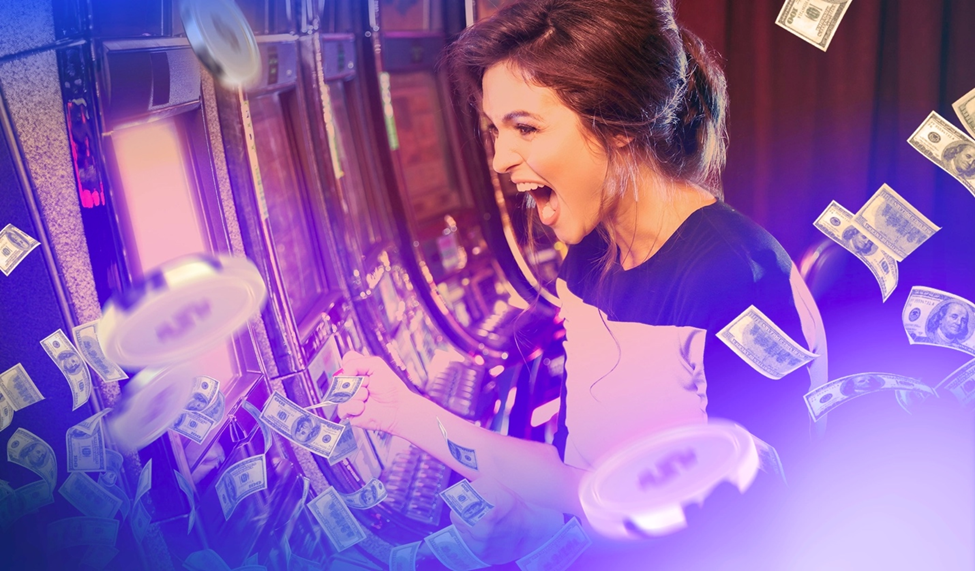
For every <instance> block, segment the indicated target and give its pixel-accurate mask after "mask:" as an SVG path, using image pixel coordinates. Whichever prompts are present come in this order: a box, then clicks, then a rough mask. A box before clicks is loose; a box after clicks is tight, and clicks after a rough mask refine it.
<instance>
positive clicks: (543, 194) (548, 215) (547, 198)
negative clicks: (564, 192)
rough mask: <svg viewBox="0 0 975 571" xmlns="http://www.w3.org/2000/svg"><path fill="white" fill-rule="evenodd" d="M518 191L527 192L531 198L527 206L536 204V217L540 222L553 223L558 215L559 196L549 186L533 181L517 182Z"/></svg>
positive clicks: (547, 224) (549, 224) (548, 224)
mask: <svg viewBox="0 0 975 571" xmlns="http://www.w3.org/2000/svg"><path fill="white" fill-rule="evenodd" d="M518 190H519V191H520V192H528V193H529V194H531V199H530V200H529V201H528V205H529V206H537V208H538V217H539V219H540V220H541V221H542V224H545V225H546V226H551V225H553V224H555V221H556V219H558V215H559V196H558V194H556V193H555V192H554V191H553V190H552V189H551V188H549V187H547V186H545V185H540V184H535V183H519V184H518Z"/></svg>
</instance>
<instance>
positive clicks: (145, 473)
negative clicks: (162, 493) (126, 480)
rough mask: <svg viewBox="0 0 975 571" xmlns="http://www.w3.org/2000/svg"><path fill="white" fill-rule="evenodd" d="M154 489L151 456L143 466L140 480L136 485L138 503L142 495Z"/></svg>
mask: <svg viewBox="0 0 975 571" xmlns="http://www.w3.org/2000/svg"><path fill="white" fill-rule="evenodd" d="M151 489H152V458H150V459H149V460H148V461H147V462H146V463H145V465H143V466H142V470H141V471H140V472H139V482H138V483H137V484H136V486H135V500H133V501H135V502H136V503H138V502H139V500H141V499H142V496H144V495H146V493H148V492H149V490H151Z"/></svg>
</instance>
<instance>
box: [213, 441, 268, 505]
mask: <svg viewBox="0 0 975 571" xmlns="http://www.w3.org/2000/svg"><path fill="white" fill-rule="evenodd" d="M266 488H267V471H266V468H265V462H264V455H263V454H259V455H257V456H251V457H250V458H244V459H243V460H241V461H240V462H237V463H236V464H234V465H232V466H230V467H229V468H227V470H226V471H225V472H224V473H223V474H221V475H220V477H219V478H217V483H216V490H217V498H218V499H219V500H220V507H221V509H223V517H224V519H230V515H231V514H232V513H234V510H235V509H237V504H239V503H240V502H241V500H243V499H244V498H246V497H247V496H249V495H251V494H253V493H256V492H259V491H261V490H264V489H266Z"/></svg>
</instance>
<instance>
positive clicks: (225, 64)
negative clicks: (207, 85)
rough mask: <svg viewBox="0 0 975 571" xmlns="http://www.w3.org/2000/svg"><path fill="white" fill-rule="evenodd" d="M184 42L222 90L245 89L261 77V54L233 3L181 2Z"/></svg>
mask: <svg viewBox="0 0 975 571" xmlns="http://www.w3.org/2000/svg"><path fill="white" fill-rule="evenodd" d="M179 15H180V18H182V20H183V28H184V29H185V30H186V38H187V39H188V40H189V42H190V46H192V48H193V51H194V52H195V53H196V57H198V58H199V59H200V61H201V62H202V63H203V65H204V67H206V68H207V69H208V70H209V71H210V73H211V74H212V75H213V77H214V78H216V80H217V81H219V82H220V83H221V84H223V85H224V86H226V87H238V86H240V87H248V86H249V85H251V84H253V83H255V82H256V81H257V80H258V79H259V78H260V76H261V54H260V51H259V50H258V47H257V40H256V39H255V38H254V32H253V31H252V30H251V27H250V24H248V23H247V19H246V18H245V17H244V14H243V12H241V11H240V8H238V7H237V4H236V3H235V2H234V1H233V0H181V1H180V6H179Z"/></svg>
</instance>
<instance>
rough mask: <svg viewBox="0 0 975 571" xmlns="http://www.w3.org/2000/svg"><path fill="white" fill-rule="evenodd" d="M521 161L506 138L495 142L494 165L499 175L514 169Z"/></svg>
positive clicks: (500, 138) (499, 138)
mask: <svg viewBox="0 0 975 571" xmlns="http://www.w3.org/2000/svg"><path fill="white" fill-rule="evenodd" d="M520 161H521V157H520V156H519V155H518V153H516V152H514V150H513V149H512V148H511V146H510V145H508V144H506V142H505V141H504V138H502V137H498V138H497V140H495V142H494V160H493V161H492V165H491V166H493V167H494V171H495V172H496V173H498V174H504V173H506V172H508V171H510V170H511V169H512V168H514V167H515V166H516V165H517V164H518V163H519V162H520Z"/></svg>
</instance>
